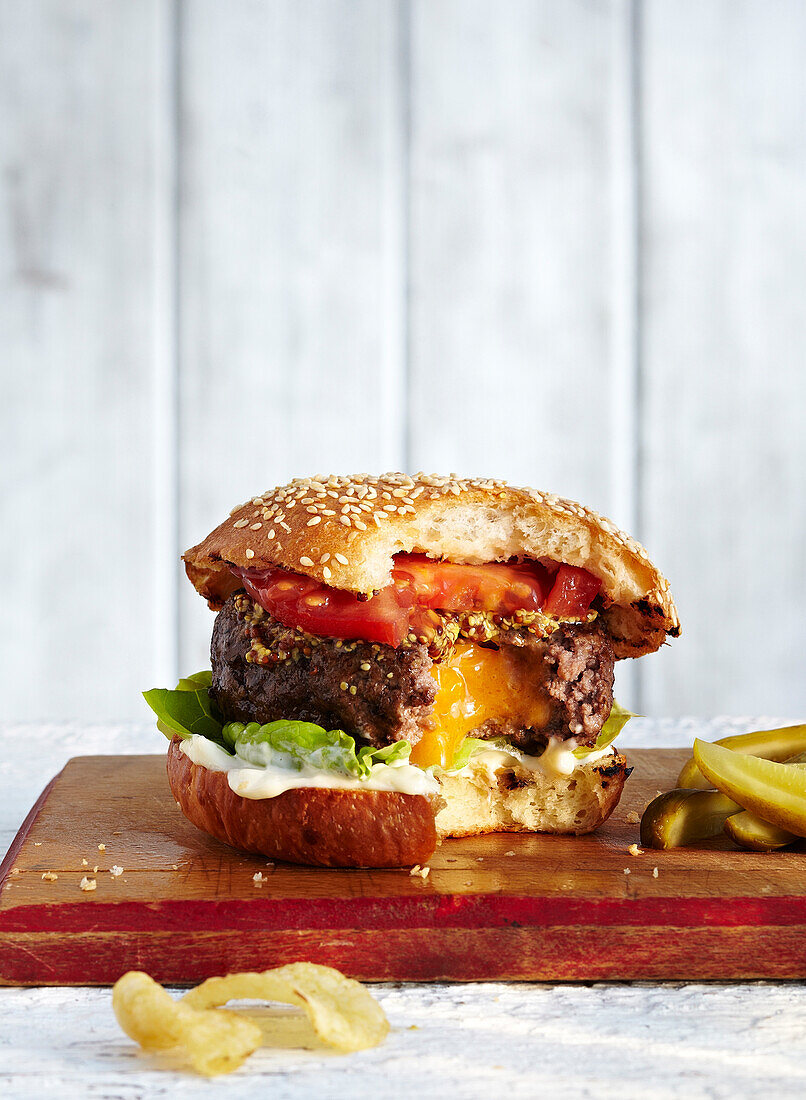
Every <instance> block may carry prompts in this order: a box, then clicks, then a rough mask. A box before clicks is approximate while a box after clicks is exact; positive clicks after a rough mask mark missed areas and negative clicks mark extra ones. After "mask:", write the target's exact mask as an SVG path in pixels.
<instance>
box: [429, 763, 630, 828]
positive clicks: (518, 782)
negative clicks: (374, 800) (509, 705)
mask: <svg viewBox="0 0 806 1100" xmlns="http://www.w3.org/2000/svg"><path fill="white" fill-rule="evenodd" d="M631 770H632V769H630V768H628V767H627V761H626V760H625V759H624V757H623V756H620V755H619V754H618V753H616V752H614V753H613V754H612V755H611V756H606V757H604V758H603V759H601V760H598V761H597V762H596V763H593V764H581V765H580V766H579V767H577V768H575V769H574V772H573V774H572V775H563V776H556V777H551V778H549V777H547V776H544V775H543V774H542V773H540V772H535V771H529V770H528V769H526V768H524V767H522V766H519V765H517V764H514V763H513V764H512V765H509V764H508V765H505V766H503V767H500V768H497V769H495V770H490V769H489V768H488V767H486V766H485V765H484V764H483V763H482V762H481V761H480V760H478V759H477V760H475V761H474V760H471V762H470V764H469V765H468V767H467V768H465V769H463V774H462V775H446V776H443V777H442V780H441V782H442V797H443V799H444V800H445V805H444V806H443V808H442V809H441V810H440V811H439V813H438V814H437V831H438V832H439V835H440V836H441V837H449V836H478V835H479V834H481V833H590V832H592V831H593V830H594V829H597V828H598V827H599V826H600V825H601V824H602V823H603V822H604V821H607V819H608V817H610V815H611V814H612V812H613V810H614V809H615V808H616V806H617V804H618V800H619V798H620V797H621V792H622V790H623V788H624V782H625V780H626V778H627V776H628V775H629V774H630V771H631Z"/></svg>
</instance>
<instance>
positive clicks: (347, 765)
mask: <svg viewBox="0 0 806 1100" xmlns="http://www.w3.org/2000/svg"><path fill="white" fill-rule="evenodd" d="M223 732H224V743H225V744H226V745H227V746H228V747H230V748H232V749H233V750H234V751H235V753H236V754H237V755H238V756H240V757H242V758H243V759H244V760H248V761H249V762H250V763H253V764H258V765H260V764H267V763H279V764H280V765H281V766H286V767H291V768H294V769H295V770H296V771H300V770H301V769H302V768H303V767H305V766H306V765H307V766H308V767H312V768H316V770H317V771H332V772H343V773H346V774H347V775H351V776H353V777H355V778H356V779H368V778H369V774H370V769H371V768H372V765H373V764H390V765H392V766H395V765H399V764H402V763H406V762H407V761H408V757H409V753H410V752H411V746H410V745H409V743H408V742H407V741H397V742H396V743H395V744H394V745H386V746H384V747H383V748H380V749H373V748H370V747H369V746H365V747H364V748H361V749H358V751H356V744H355V740H354V739H353V738H352V737H351V736H350V735H349V734H348V733H345V732H344V730H325V729H323V728H322V726H317V725H315V724H314V723H313V722H297V721H290V720H284V719H280V720H278V721H276V722H267V723H265V724H264V725H260V724H259V723H258V722H249V723H248V725H244V724H243V723H242V722H228V723H227V725H226V726H224V731H223ZM278 756H279V758H280V759H279V760H278V759H277V757H278Z"/></svg>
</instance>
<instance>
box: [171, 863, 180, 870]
mask: <svg viewBox="0 0 806 1100" xmlns="http://www.w3.org/2000/svg"><path fill="white" fill-rule="evenodd" d="M171 870H172V871H178V870H179V864H178V863H172V864H171Z"/></svg>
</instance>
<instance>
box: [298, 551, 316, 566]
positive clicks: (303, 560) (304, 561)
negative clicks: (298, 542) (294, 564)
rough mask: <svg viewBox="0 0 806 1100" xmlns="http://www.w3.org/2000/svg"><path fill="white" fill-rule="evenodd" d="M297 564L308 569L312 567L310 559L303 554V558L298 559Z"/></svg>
mask: <svg viewBox="0 0 806 1100" xmlns="http://www.w3.org/2000/svg"><path fill="white" fill-rule="evenodd" d="M299 563H300V565H305V566H307V567H308V568H309V569H310V567H311V566H312V565H313V562H312V561H311V559H310V558H309V557H307V556H306V555H305V554H303V556H302V557H301V558H300V559H299Z"/></svg>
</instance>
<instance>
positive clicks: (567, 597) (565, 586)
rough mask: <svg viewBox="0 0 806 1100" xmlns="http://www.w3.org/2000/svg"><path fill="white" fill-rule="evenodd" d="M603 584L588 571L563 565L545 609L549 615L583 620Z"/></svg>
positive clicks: (558, 571)
mask: <svg viewBox="0 0 806 1100" xmlns="http://www.w3.org/2000/svg"><path fill="white" fill-rule="evenodd" d="M601 587H602V582H601V581H600V580H599V578H598V577H594V576H593V574H592V573H589V572H588V571H587V569H578V568H577V567H576V566H575V565H561V566H560V568H559V569H558V570H557V573H556V576H555V578H554V584H553V586H552V589H551V592H550V593H549V596H548V599H547V600H546V603H545V605H544V607H543V610H544V611H545V612H546V614H547V615H556V616H557V617H558V618H566V619H568V618H581V617H582V616H583V615H584V614H585V613H586V612H587V610H588V608H589V607H590V605H591V603H592V602H593V599H594V597H595V596H596V595H598V593H599V590H600V589H601Z"/></svg>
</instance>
